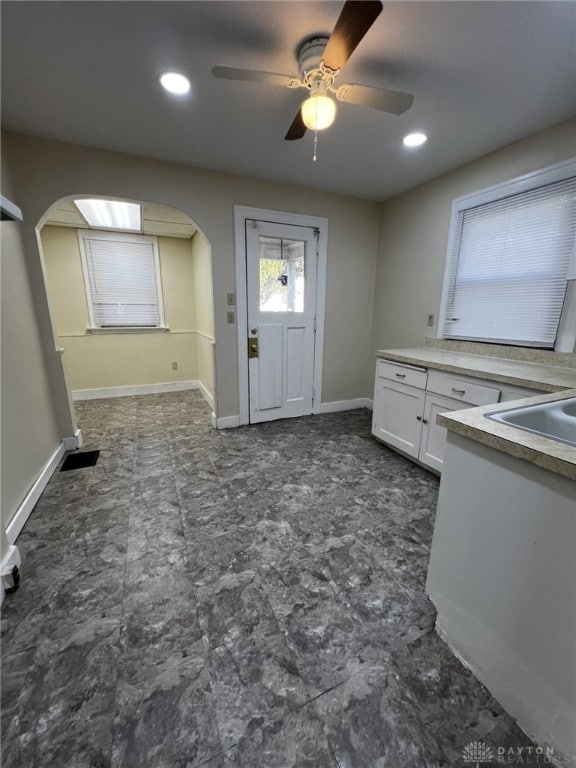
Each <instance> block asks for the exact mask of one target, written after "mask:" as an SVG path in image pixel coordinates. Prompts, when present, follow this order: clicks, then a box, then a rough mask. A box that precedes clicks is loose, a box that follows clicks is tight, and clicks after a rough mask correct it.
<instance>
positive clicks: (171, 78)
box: [159, 72, 190, 96]
mask: <svg viewBox="0 0 576 768" xmlns="http://www.w3.org/2000/svg"><path fill="white" fill-rule="evenodd" d="M159 79H160V85H161V86H162V88H164V90H166V91H168V93H173V94H175V95H176V96H185V95H186V94H187V93H188V91H189V90H190V80H188V78H187V77H185V76H184V75H181V74H179V73H178V72H164V74H163V75H160V78H159Z"/></svg>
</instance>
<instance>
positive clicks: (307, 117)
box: [302, 93, 336, 131]
mask: <svg viewBox="0 0 576 768" xmlns="http://www.w3.org/2000/svg"><path fill="white" fill-rule="evenodd" d="M335 117H336V102H335V101H334V100H333V99H331V98H330V97H329V96H326V95H325V94H323V93H316V94H314V95H313V96H310V97H309V98H308V99H306V101H305V102H304V103H303V104H302V120H303V122H304V125H305V126H306V128H309V129H310V130H311V131H323V130H324V129H325V128H329V127H330V126H331V125H332V123H333V122H334V118H335Z"/></svg>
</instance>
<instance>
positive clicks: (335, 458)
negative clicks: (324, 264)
mask: <svg viewBox="0 0 576 768" xmlns="http://www.w3.org/2000/svg"><path fill="white" fill-rule="evenodd" d="M78 411H79V416H80V423H81V427H82V431H83V433H84V438H85V444H86V445H85V447H86V448H99V449H100V450H101V454H100V459H99V461H98V463H97V465H96V466H95V467H89V468H86V469H80V470H75V471H71V472H63V473H59V472H57V473H55V474H54V476H53V478H52V479H51V481H50V483H49V485H48V486H47V488H46V490H45V492H44V494H43V496H42V498H41V499H40V501H39V503H38V505H37V507H36V508H35V510H34V512H33V513H32V515H31V517H30V519H29V521H28V523H27V525H26V527H25V529H24V531H23V532H22V534H21V536H20V538H19V539H18V546H19V548H20V550H21V554H22V557H23V568H22V572H23V580H22V585H21V588H20V589H19V591H18V592H16V593H15V594H13V595H10V596H9V597H8V598H7V599H6V601H5V603H4V612H3V634H2V653H3V686H2V737H3V765H4V766H5V767H6V768H120V767H121V766H122V767H123V768H124V767H125V768H199V766H205V767H206V768H412V767H413V768H424V767H426V768H428V767H439V766H462V765H464V763H463V761H462V749H463V748H464V747H465V746H466V745H467V744H468V743H469V742H471V741H476V740H483V741H485V742H486V743H487V744H488V745H490V746H491V747H492V748H493V749H494V748H496V747H498V746H505V747H509V746H515V747H516V746H522V745H528V744H529V743H530V742H529V741H528V739H527V738H526V737H525V736H524V735H523V734H522V733H521V732H520V731H519V729H518V728H517V726H516V725H515V724H514V723H513V721H512V720H511V719H510V718H509V717H508V716H507V715H506V714H505V713H504V712H503V711H502V709H501V708H500V706H499V705H498V704H497V703H496V702H495V701H494V699H493V698H492V697H491V696H490V694H489V693H488V692H487V691H486V690H485V689H484V688H483V687H482V686H481V685H480V684H479V683H478V682H477V681H476V680H475V678H474V677H473V676H472V675H471V674H470V673H469V672H468V671H467V670H466V669H465V668H463V667H462V665H461V664H460V663H459V662H458V661H457V660H456V659H455V658H454V657H453V656H452V654H451V653H450V651H449V650H448V649H447V648H446V646H445V645H444V644H443V643H442V642H441V641H440V639H439V638H438V637H437V635H436V634H435V632H434V631H433V624H434V610H433V607H432V605H431V604H430V602H429V601H428V599H427V598H426V596H425V594H424V581H425V574H426V567H427V561H428V553H429V545H430V540H431V534H432V524H433V515H434V508H435V502H436V494H437V489H438V482H437V480H436V478H435V477H433V476H432V475H430V474H428V473H427V472H426V471H424V470H422V469H420V468H419V467H417V466H415V465H413V464H411V463H410V462H409V461H407V460H405V459H403V458H402V457H400V456H397V455H396V454H394V453H393V452H391V451H389V450H388V449H386V448H385V447H383V446H382V445H379V444H377V443H376V442H375V441H374V440H373V439H372V438H371V436H370V414H369V412H368V411H362V410H360V411H353V412H349V413H341V414H329V415H323V416H314V417H308V418H303V419H294V420H291V421H283V422H272V423H269V424H263V425H259V426H254V427H248V428H242V429H236V430H229V431H220V432H216V431H214V430H213V429H212V428H211V426H210V418H209V411H208V408H207V406H206V404H205V403H204V401H203V400H202V398H201V396H200V395H199V394H198V393H197V392H183V393H176V394H166V395H154V396H143V397H133V398H122V399H115V400H99V401H91V402H85V403H81V404H79V405H78Z"/></svg>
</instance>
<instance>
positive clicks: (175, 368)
mask: <svg viewBox="0 0 576 768" xmlns="http://www.w3.org/2000/svg"><path fill="white" fill-rule="evenodd" d="M172 370H173V371H177V370H178V363H172Z"/></svg>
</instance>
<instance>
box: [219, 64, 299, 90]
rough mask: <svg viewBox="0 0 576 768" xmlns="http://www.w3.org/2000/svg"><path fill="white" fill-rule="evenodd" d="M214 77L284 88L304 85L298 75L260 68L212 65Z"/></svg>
mask: <svg viewBox="0 0 576 768" xmlns="http://www.w3.org/2000/svg"><path fill="white" fill-rule="evenodd" d="M212 74H213V75H214V77H219V78H221V79H223V80H243V81H244V82H248V83H262V84H264V85H279V86H281V87H283V88H298V86H300V85H302V83H301V82H300V80H299V79H298V78H297V77H290V76H289V75H276V74H274V73H273V72H260V71H259V70H258V69H237V68H236V67H212Z"/></svg>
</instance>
